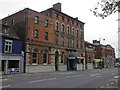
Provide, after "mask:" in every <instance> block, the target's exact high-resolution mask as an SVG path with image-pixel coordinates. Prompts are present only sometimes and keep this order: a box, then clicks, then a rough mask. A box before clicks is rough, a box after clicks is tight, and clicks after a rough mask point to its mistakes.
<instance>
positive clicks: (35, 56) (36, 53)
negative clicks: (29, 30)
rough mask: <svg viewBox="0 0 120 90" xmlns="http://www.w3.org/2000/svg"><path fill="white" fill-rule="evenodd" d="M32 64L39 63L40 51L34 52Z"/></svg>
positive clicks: (35, 50)
mask: <svg viewBox="0 0 120 90" xmlns="http://www.w3.org/2000/svg"><path fill="white" fill-rule="evenodd" d="M32 58H33V59H32V64H37V62H38V50H37V49H34V50H33V55H32Z"/></svg>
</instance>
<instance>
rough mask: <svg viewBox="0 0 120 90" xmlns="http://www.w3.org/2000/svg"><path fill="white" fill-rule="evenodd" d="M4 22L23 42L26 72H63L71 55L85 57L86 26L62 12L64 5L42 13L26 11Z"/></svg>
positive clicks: (3, 20)
mask: <svg viewBox="0 0 120 90" xmlns="http://www.w3.org/2000/svg"><path fill="white" fill-rule="evenodd" d="M2 22H3V24H8V25H9V26H10V28H11V29H12V28H13V29H14V30H15V32H16V33H17V35H18V36H19V37H20V39H21V40H22V43H23V46H22V47H23V51H24V58H25V62H24V64H25V65H24V66H25V67H24V69H26V71H27V72H41V71H42V72H44V71H52V70H60V69H61V68H62V66H63V65H65V66H66V62H67V61H66V60H67V59H66V58H67V56H69V53H70V52H72V53H74V57H75V56H76V55H77V56H76V57H81V56H82V57H83V56H84V24H85V23H83V22H81V21H79V20H78V18H73V17H71V16H69V15H67V14H65V13H63V12H62V11H61V3H57V4H54V5H53V7H52V8H49V9H47V10H45V11H42V12H37V11H34V10H31V9H29V8H26V9H24V10H22V11H19V12H17V13H15V14H12V15H10V16H8V17H6V18H3V19H2ZM76 53H77V54H76ZM73 62H74V61H73ZM73 62H72V63H71V64H73ZM64 68H65V67H64ZM24 71H25V70H24Z"/></svg>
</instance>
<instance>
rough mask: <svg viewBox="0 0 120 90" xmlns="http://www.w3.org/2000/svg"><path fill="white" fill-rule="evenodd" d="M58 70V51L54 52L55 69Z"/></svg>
mask: <svg viewBox="0 0 120 90" xmlns="http://www.w3.org/2000/svg"><path fill="white" fill-rule="evenodd" d="M58 70H59V53H58V51H56V52H55V71H58Z"/></svg>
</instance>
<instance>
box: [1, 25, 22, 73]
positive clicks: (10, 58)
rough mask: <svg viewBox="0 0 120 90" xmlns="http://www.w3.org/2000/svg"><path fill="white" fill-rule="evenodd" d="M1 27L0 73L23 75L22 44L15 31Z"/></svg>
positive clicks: (5, 26) (4, 26)
mask: <svg viewBox="0 0 120 90" xmlns="http://www.w3.org/2000/svg"><path fill="white" fill-rule="evenodd" d="M1 26H2V30H1V31H2V32H0V39H1V43H0V44H1V48H2V49H1V52H0V53H1V56H2V57H1V59H0V71H2V73H3V74H11V73H23V62H24V59H23V58H22V55H21V52H22V42H21V41H20V39H19V38H18V36H17V35H16V34H15V32H14V31H13V30H9V26H7V25H1Z"/></svg>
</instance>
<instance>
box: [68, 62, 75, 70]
mask: <svg viewBox="0 0 120 90" xmlns="http://www.w3.org/2000/svg"><path fill="white" fill-rule="evenodd" d="M69 67H70V70H74V60H69Z"/></svg>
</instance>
